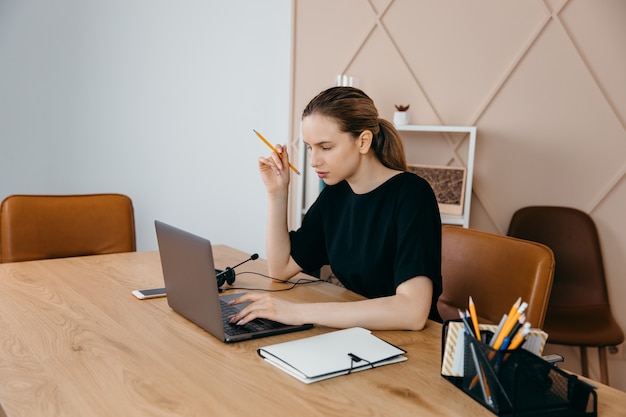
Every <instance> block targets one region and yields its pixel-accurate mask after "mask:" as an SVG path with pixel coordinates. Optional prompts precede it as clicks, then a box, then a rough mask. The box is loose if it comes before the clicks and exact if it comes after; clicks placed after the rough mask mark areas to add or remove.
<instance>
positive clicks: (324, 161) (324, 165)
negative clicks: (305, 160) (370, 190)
mask: <svg viewBox="0 0 626 417" xmlns="http://www.w3.org/2000/svg"><path fill="white" fill-rule="evenodd" d="M302 138H303V141H304V143H305V144H306V147H307V148H308V150H309V158H310V163H311V167H312V168H313V169H315V172H316V174H317V176H318V177H320V178H321V179H322V180H323V181H324V182H325V183H326V184H328V185H334V184H337V183H339V182H341V181H343V180H345V179H347V180H350V178H352V177H353V176H354V175H356V173H357V170H358V168H359V162H360V161H361V152H360V148H359V140H355V139H354V138H353V137H352V135H351V134H350V133H346V132H342V131H340V130H339V125H338V124H337V122H336V121H335V119H333V118H330V117H326V116H320V115H318V114H311V115H309V116H306V117H305V118H304V119H302Z"/></svg>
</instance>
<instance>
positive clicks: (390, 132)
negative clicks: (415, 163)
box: [372, 119, 408, 171]
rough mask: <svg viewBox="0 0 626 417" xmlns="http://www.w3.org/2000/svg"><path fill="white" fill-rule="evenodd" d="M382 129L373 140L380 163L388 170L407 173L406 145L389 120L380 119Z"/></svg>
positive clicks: (379, 123)
mask: <svg viewBox="0 0 626 417" xmlns="http://www.w3.org/2000/svg"><path fill="white" fill-rule="evenodd" d="M378 125H379V126H380V129H379V131H378V134H377V135H375V136H374V138H373V140H372V148H373V149H374V153H375V154H376V157H377V158H378V160H380V162H381V163H382V164H383V165H384V166H386V167H387V168H391V169H397V170H398V171H407V170H408V166H407V163H406V155H405V153H404V145H403V144H402V139H401V138H400V134H399V133H398V130H396V128H395V127H394V126H393V124H392V123H391V122H390V121H389V120H385V119H378Z"/></svg>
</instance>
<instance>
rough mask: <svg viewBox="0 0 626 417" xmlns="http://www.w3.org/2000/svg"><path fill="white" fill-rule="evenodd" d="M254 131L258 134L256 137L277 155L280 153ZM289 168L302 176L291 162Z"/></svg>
mask: <svg viewBox="0 0 626 417" xmlns="http://www.w3.org/2000/svg"><path fill="white" fill-rule="evenodd" d="M252 130H253V131H254V133H256V135H257V136H258V137H259V139H261V140H262V141H263V142H265V144H266V145H267V146H268V147H269V148H270V149H271V150H272V151H273V152H275V153H278V151H277V150H276V148H275V147H274V146H272V144H271V143H270V142H269V141H268V140H267V139H265V138H264V137H263V135H262V134H260V133H259V132H257V131H256V130H254V129H252ZM289 168H291V169H292V170H293V172H295V173H296V174H298V175H300V171H298V169H297V168H296V167H295V166H293V164H292V163H291V162H289Z"/></svg>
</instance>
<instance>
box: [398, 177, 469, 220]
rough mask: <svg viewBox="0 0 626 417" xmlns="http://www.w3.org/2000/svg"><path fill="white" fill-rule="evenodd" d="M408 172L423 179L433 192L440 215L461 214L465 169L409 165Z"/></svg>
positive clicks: (463, 198)
mask: <svg viewBox="0 0 626 417" xmlns="http://www.w3.org/2000/svg"><path fill="white" fill-rule="evenodd" d="M409 172H413V173H415V174H417V175H419V176H420V177H422V178H424V179H425V180H426V181H428V183H429V184H430V186H431V187H432V188H433V191H434V192H435V197H437V203H439V211H440V212H441V213H442V214H458V215H461V214H463V202H464V200H465V168H464V167H447V166H436V165H409Z"/></svg>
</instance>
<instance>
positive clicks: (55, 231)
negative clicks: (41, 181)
mask: <svg viewBox="0 0 626 417" xmlns="http://www.w3.org/2000/svg"><path fill="white" fill-rule="evenodd" d="M135 250H136V243H135V220H134V211H133V205H132V201H131V199H130V198H129V197H127V196H125V195H121V194H86V195H12V196H9V197H7V198H5V199H4V200H3V201H2V205H1V206H0V263H6V262H19V261H28V260H36V259H48V258H64V257H70V256H83V255H98V254H107V253H118V252H132V251H135Z"/></svg>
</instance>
